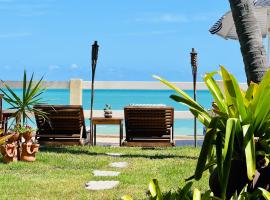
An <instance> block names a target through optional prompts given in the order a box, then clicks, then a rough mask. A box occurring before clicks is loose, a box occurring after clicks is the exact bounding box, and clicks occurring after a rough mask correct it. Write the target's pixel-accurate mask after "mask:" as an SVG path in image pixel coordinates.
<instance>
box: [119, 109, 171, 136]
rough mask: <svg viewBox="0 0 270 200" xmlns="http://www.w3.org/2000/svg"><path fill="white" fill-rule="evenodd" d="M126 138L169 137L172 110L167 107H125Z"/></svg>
mask: <svg viewBox="0 0 270 200" xmlns="http://www.w3.org/2000/svg"><path fill="white" fill-rule="evenodd" d="M124 115H125V126H126V136H127V138H135V137H161V136H164V135H171V134H172V131H173V123H174V108H173V107H169V106H127V107H125V108H124Z"/></svg>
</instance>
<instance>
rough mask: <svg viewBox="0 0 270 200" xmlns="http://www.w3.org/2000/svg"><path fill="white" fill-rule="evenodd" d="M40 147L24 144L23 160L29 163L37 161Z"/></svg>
mask: <svg viewBox="0 0 270 200" xmlns="http://www.w3.org/2000/svg"><path fill="white" fill-rule="evenodd" d="M39 146H40V145H39V144H31V143H23V144H22V155H21V160H23V161H28V162H33V161H35V160H36V153H37V152H38V150H39Z"/></svg>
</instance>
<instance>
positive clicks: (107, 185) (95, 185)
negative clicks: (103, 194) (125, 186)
mask: <svg viewBox="0 0 270 200" xmlns="http://www.w3.org/2000/svg"><path fill="white" fill-rule="evenodd" d="M118 184H119V181H89V182H88V183H86V184H85V189H88V190H109V189H113V188H114V187H116V186H117V185H118Z"/></svg>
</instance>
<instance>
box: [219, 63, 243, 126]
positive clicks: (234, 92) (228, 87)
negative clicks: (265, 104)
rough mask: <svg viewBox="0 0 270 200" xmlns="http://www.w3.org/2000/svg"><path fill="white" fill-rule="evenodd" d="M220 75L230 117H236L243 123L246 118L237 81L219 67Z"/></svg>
mask: <svg viewBox="0 0 270 200" xmlns="http://www.w3.org/2000/svg"><path fill="white" fill-rule="evenodd" d="M220 68H221V74H222V78H223V83H224V91H225V94H226V100H227V102H228V105H230V109H229V110H230V111H231V114H232V115H231V117H237V118H239V119H240V121H245V120H246V118H247V112H246V109H245V104H244V100H243V96H242V93H241V90H240V88H239V85H238V84H237V81H236V80H235V78H234V76H233V75H231V74H230V73H229V72H228V71H227V70H226V69H225V68H224V67H223V66H220Z"/></svg>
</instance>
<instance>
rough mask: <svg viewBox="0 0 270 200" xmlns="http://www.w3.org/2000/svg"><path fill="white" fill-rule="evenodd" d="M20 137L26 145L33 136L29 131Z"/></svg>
mask: <svg viewBox="0 0 270 200" xmlns="http://www.w3.org/2000/svg"><path fill="white" fill-rule="evenodd" d="M22 135H23V138H24V139H25V142H26V143H28V142H29V141H30V140H31V139H32V137H33V134H32V132H31V131H27V132H24V133H23V134H22Z"/></svg>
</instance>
